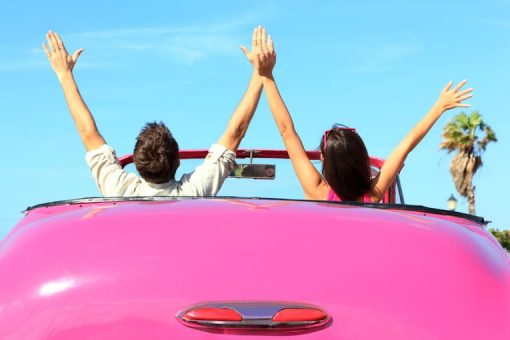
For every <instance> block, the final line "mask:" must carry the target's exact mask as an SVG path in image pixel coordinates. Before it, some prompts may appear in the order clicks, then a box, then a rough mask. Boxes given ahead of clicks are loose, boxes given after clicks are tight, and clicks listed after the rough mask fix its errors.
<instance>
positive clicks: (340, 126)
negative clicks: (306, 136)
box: [322, 124, 356, 147]
mask: <svg viewBox="0 0 510 340" xmlns="http://www.w3.org/2000/svg"><path fill="white" fill-rule="evenodd" d="M335 130H347V131H352V132H354V133H356V129H354V128H350V127H348V126H345V125H343V124H334V125H333V127H332V128H331V129H329V130H326V131H324V134H323V135H322V146H323V147H325V146H326V142H327V140H328V135H329V134H330V132H331V131H335Z"/></svg>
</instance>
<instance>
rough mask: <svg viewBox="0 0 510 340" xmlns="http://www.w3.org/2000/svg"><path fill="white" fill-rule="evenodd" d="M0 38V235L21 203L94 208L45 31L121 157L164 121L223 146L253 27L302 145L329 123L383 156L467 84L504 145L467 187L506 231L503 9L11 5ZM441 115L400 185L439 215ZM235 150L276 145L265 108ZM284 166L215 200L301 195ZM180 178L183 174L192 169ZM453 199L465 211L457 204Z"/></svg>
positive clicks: (184, 138)
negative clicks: (60, 42) (266, 43)
mask: <svg viewBox="0 0 510 340" xmlns="http://www.w3.org/2000/svg"><path fill="white" fill-rule="evenodd" d="M2 13H3V15H2V20H1V22H0V27H1V28H2V31H3V32H4V34H3V37H2V42H1V43H0V51H1V53H0V79H1V81H0V119H1V123H0V131H1V133H0V142H1V144H2V145H3V155H2V156H3V157H2V158H1V159H2V161H1V163H0V164H1V167H0V174H1V175H2V178H3V182H4V183H3V185H2V193H3V194H2V196H1V198H0V206H1V208H0V209H1V210H0V211H1V216H0V237H1V236H2V235H5V233H6V232H7V231H8V230H9V229H10V228H12V226H14V224H15V223H16V222H17V221H18V220H19V219H20V218H21V217H22V215H21V214H20V211H22V210H23V209H25V208H26V207H27V206H30V205H33V204H37V203H41V202H46V201H53V200H60V199H68V198H76V197H85V196H97V195H98V191H97V189H96V187H95V184H94V183H93V181H92V178H91V176H90V173H89V170H88V168H87V166H86V164H85V161H84V154H85V152H84V148H83V146H82V144H81V142H80V140H79V138H78V136H77V134H76V132H75V128H74V125H73V122H72V120H71V118H70V115H69V113H68V111H67V107H66V105H65V102H64V99H63V95H62V93H61V89H60V87H59V85H58V82H57V80H56V77H55V76H54V74H53V72H52V70H51V68H50V66H49V64H48V62H47V60H46V57H45V55H44V53H43V52H42V49H41V48H40V45H41V43H42V41H43V40H44V36H45V33H46V32H47V31H48V30H49V29H51V30H54V31H57V32H59V33H60V34H61V36H62V37H63V39H64V42H65V43H66V45H67V47H68V49H69V50H73V51H74V50H75V49H77V48H80V47H83V48H84V49H85V52H84V53H83V54H82V56H81V57H80V60H79V62H78V64H77V66H76V68H75V75H76V79H77V81H78V84H79V86H80V89H81V92H82V94H83V96H84V98H85V100H86V102H87V103H88V105H89V107H90V108H91V110H92V112H93V113H94V115H95V118H96V121H97V124H98V127H99V129H100V131H101V132H102V134H103V135H104V137H105V138H106V140H107V141H108V142H109V143H110V144H111V145H112V146H114V147H115V148H116V149H117V152H118V154H125V153H129V152H131V151H132V148H133V145H134V139H135V136H136V135H137V133H138V131H139V129H140V128H141V127H142V126H143V125H144V124H145V122H147V121H154V120H163V121H164V122H166V123H167V124H168V125H169V127H170V129H171V130H172V132H173V133H174V135H175V136H176V138H177V140H178V141H179V144H180V147H181V149H197V148H208V147H209V146H210V144H211V143H213V142H215V141H216V140H217V139H218V138H219V136H220V135H221V133H222V131H223V129H224V127H225V125H226V123H227V121H228V118H229V116H230V114H231V112H232V111H233V109H234V108H235V106H236V104H237V103H238V101H239V99H240V97H241V95H242V94H243V92H244V89H245V87H246V85H247V82H248V79H249V76H250V73H251V68H250V65H249V64H248V62H247V61H246V60H245V59H244V56H243V55H242V53H241V51H240V49H239V45H240V44H245V45H247V46H249V43H250V39H251V32H252V29H253V27H254V26H256V25H259V24H262V25H264V26H266V27H267V30H268V31H269V32H270V33H271V34H272V36H273V37H274V40H275V44H276V50H277V54H278V62H277V65H276V69H275V77H276V80H277V82H278V84H279V86H280V90H281V92H282V95H283V97H284V99H285V101H286V103H287V105H288V107H289V109H290V111H291V113H292V115H293V118H294V121H295V125H296V128H297V130H298V132H299V133H300V135H301V138H302V140H303V143H304V144H305V146H306V147H307V148H309V149H315V148H316V147H317V145H318V144H319V141H320V137H321V134H322V132H323V131H324V130H326V129H327V128H328V127H329V126H330V125H331V124H332V123H333V122H339V123H343V124H347V125H350V126H353V127H356V129H357V130H358V132H359V133H360V134H361V136H362V137H363V138H364V140H365V143H366V144H367V147H368V150H369V152H370V153H371V154H372V155H376V156H379V157H383V158H384V157H386V156H387V155H388V154H389V153H390V152H391V150H392V149H393V148H394V147H395V146H396V145H397V143H398V142H399V141H400V139H401V138H402V137H403V136H404V135H405V134H406V133H407V131H408V130H409V129H411V128H412V127H413V126H414V124H415V123H417V122H418V120H419V119H420V118H421V117H422V116H423V115H424V114H425V113H426V112H427V111H428V109H429V108H430V107H431V106H432V104H433V103H434V102H435V100H436V98H437V96H438V94H439V91H440V90H441V88H442V87H443V86H444V84H446V83H447V82H448V81H449V80H454V81H455V82H458V81H461V80H462V79H468V80H469V86H473V87H474V88H475V92H474V95H475V96H474V97H473V98H472V99H471V100H470V101H469V102H470V103H471V104H472V108H471V109H468V110H467V112H470V111H471V110H479V111H480V112H481V114H482V115H483V117H484V119H485V120H486V122H487V123H488V124H489V125H491V126H492V127H493V129H494V130H495V132H496V135H497V137H498V139H499V141H498V143H496V144H491V145H489V147H488V150H487V152H486V154H485V155H484V167H483V168H482V169H481V170H480V171H479V173H478V174H477V176H476V177H475V185H476V195H477V214H478V215H481V216H484V217H485V218H486V219H488V220H491V221H492V223H491V224H490V226H492V227H498V228H503V229H507V228H509V227H510V217H508V214H507V212H506V211H505V210H506V207H507V206H508V204H507V203H506V202H505V201H504V200H503V198H504V192H506V191H507V190H508V189H509V188H510V186H509V184H508V174H509V173H510V161H509V159H508V155H509V152H508V150H509V149H510V141H509V139H508V136H510V124H509V123H510V118H509V115H508V114H507V113H506V110H507V107H508V105H507V100H508V98H510V96H509V92H510V89H509V87H508V79H509V78H510V1H508V0H492V1H490V0H489V1H457V0H455V1H438V0H429V1H400V0H399V1H396V0H394V1H391V0H390V1H384V2H382V1H358V2H353V1H313V2H312V1H290V0H286V1H285V0H284V1H263V0H261V1H256V2H253V1H250V2H248V1H143V2H140V1H105V0H103V1H95V0H91V1H87V2H80V3H78V2H71V3H69V2H67V3H64V2H61V1H44V2H41V1H17V2H14V1H11V2H8V3H5V4H3V5H2ZM458 112H459V110H454V111H449V112H447V113H446V114H445V115H444V116H443V117H442V118H441V119H440V120H439V121H438V123H437V124H436V125H435V126H434V127H433V129H432V130H431V131H430V133H429V134H428V135H427V137H426V138H425V139H424V140H423V142H422V143H421V144H420V145H419V146H418V147H417V148H416V149H415V150H414V151H413V152H412V153H411V154H410V156H409V157H408V159H407V161H406V165H405V168H404V170H403V172H402V175H401V178H402V183H403V187H404V195H405V198H406V202H407V203H412V204H420V205H426V206H431V207H437V208H445V207H446V199H447V198H448V197H449V196H450V194H452V193H455V189H454V186H453V184H452V181H451V178H450V174H449V172H448V166H449V163H450V160H451V156H450V155H447V154H446V153H445V152H443V151H440V150H439V149H438V145H439V143H440V135H441V130H442V127H443V126H444V125H445V124H446V123H447V122H448V120H449V119H450V118H451V117H453V116H454V115H455V113H458ZM241 147H244V148H257V147H258V148H275V149H279V148H282V147H283V144H282V142H281V139H280V137H279V134H278V131H277V129H276V127H275V125H274V123H273V120H272V118H271V115H270V112H269V110H268V108H267V102H266V100H265V99H262V100H261V103H260V105H259V110H258V111H257V113H256V115H255V118H254V120H253V123H252V125H251V126H250V129H249V131H248V134H247V136H246V138H245V140H244V141H243V143H242V144H241ZM280 163H281V162H278V169H277V177H278V179H277V181H275V182H271V183H268V182H260V181H258V182H255V183H254V182H246V181H240V180H229V181H228V183H227V184H226V185H225V187H224V189H223V191H222V192H220V194H224V195H231V194H232V195H236V194H237V195H247V196H279V197H298V198H301V197H302V193H301V190H300V188H299V185H298V183H297V180H296V179H295V176H294V173H293V172H292V171H291V170H290V168H289V167H288V165H286V164H283V163H282V164H280ZM192 166H193V164H190V165H188V166H187V167H186V166H185V167H184V168H183V170H186V169H187V168H191V167H192ZM456 196H457V198H458V199H459V209H458V210H459V211H463V212H466V211H467V202H466V201H465V200H464V199H461V198H460V197H459V195H458V194H457V195H456Z"/></svg>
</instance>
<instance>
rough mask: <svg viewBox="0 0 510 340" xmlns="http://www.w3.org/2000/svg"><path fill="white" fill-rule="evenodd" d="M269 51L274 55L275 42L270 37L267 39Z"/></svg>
mask: <svg viewBox="0 0 510 340" xmlns="http://www.w3.org/2000/svg"><path fill="white" fill-rule="evenodd" d="M267 49H268V51H269V53H274V41H273V38H272V37H271V36H270V35H269V36H268V37H267Z"/></svg>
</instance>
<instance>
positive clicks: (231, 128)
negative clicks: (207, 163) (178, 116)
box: [218, 26, 263, 152]
mask: <svg viewBox="0 0 510 340" xmlns="http://www.w3.org/2000/svg"><path fill="white" fill-rule="evenodd" d="M262 31H263V28H262V27H260V26H259V27H257V28H255V29H254V30H253V36H252V50H251V51H248V49H247V48H246V47H244V46H241V50H242V51H243V52H244V55H245V56H246V58H247V59H248V61H249V62H250V63H251V64H252V65H253V73H252V76H251V80H250V83H249V85H248V88H247V89H246V92H245V93H244V96H243V98H242V99H241V102H240V103H239V105H238V106H237V108H236V110H235V111H234V113H233V114H232V117H230V121H229V122H228V125H227V128H226V130H225V132H224V133H223V135H222V136H221V137H220V139H219V140H218V144H221V145H223V146H225V147H226V148H227V149H229V150H230V151H234V152H235V151H237V148H238V147H239V144H240V143H241V140H242V139H243V137H244V135H245V134H246V131H247V130H248V126H249V125H250V122H251V119H252V117H253V114H254V113H255V110H256V109H257V105H258V103H259V100H260V94H261V93H262V80H261V79H260V76H259V75H258V60H257V53H256V51H257V50H258V49H259V48H260V46H259V45H260V43H261V37H262Z"/></svg>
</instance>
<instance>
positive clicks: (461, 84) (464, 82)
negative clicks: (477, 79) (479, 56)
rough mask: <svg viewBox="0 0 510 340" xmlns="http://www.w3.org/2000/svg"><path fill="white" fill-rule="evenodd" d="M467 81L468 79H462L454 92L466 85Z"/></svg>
mask: <svg viewBox="0 0 510 340" xmlns="http://www.w3.org/2000/svg"><path fill="white" fill-rule="evenodd" d="M466 83H467V80H466V79H464V80H463V81H461V82H460V83H459V84H458V85H457V86H455V88H454V89H453V92H457V91H458V90H460V89H461V87H462V86H464V85H465V84H466Z"/></svg>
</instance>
